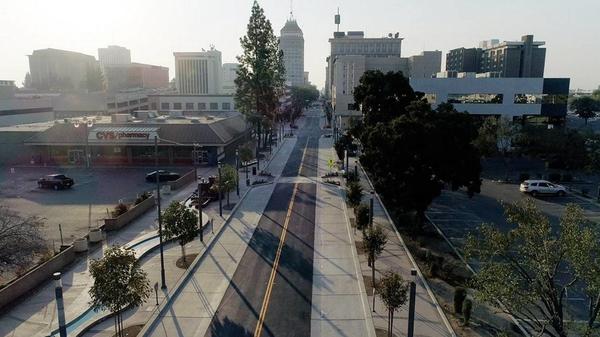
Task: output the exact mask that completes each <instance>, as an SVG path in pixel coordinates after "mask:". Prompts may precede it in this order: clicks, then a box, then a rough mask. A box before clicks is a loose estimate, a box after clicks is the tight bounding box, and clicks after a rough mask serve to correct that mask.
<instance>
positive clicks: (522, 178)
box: [519, 173, 529, 182]
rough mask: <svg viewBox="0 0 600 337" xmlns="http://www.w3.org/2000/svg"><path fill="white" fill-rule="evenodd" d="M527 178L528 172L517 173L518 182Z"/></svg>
mask: <svg viewBox="0 0 600 337" xmlns="http://www.w3.org/2000/svg"><path fill="white" fill-rule="evenodd" d="M528 179H529V173H521V174H519V181H520V182H523V181H525V180H528Z"/></svg>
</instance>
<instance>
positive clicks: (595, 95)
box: [592, 86, 600, 102]
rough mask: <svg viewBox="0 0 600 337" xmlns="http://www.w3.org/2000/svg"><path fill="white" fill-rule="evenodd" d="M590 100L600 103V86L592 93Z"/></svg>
mask: <svg viewBox="0 0 600 337" xmlns="http://www.w3.org/2000/svg"><path fill="white" fill-rule="evenodd" d="M592 98H593V99H595V100H596V101H598V102H600V86H598V89H596V90H594V91H593V92H592Z"/></svg>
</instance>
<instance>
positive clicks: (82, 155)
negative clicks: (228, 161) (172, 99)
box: [25, 112, 248, 166]
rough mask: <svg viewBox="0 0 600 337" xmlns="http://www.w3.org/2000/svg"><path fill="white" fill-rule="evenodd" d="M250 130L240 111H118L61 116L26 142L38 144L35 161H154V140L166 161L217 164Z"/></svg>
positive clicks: (162, 160) (111, 163) (122, 163)
mask: <svg viewBox="0 0 600 337" xmlns="http://www.w3.org/2000/svg"><path fill="white" fill-rule="evenodd" d="M150 116H152V115H150ZM247 135H248V126H247V124H246V122H245V121H244V119H243V117H242V116H241V115H240V114H239V113H237V112H231V113H226V114H223V113H220V114H218V115H210V114H206V115H196V116H176V117H171V116H157V117H147V118H133V117H131V116H129V115H127V116H126V117H124V116H114V115H113V116H112V117H95V118H85V119H77V120H62V121H57V122H56V123H55V124H54V125H53V126H51V127H50V128H48V129H46V130H44V131H42V132H39V133H37V134H35V135H34V136H33V137H31V138H29V139H27V140H26V141H25V145H27V146H31V147H32V148H33V149H34V151H33V152H34V153H35V155H34V157H33V158H32V161H33V162H35V163H36V164H40V165H80V166H95V165H96V166H128V165H130V166H152V165H154V162H155V158H156V156H155V141H156V143H157V145H158V146H157V148H158V161H159V163H160V164H161V165H173V166H177V165H186V166H187V165H194V164H196V165H216V164H217V162H218V161H219V160H224V159H225V157H227V156H232V155H234V153H235V148H236V147H237V146H238V145H239V144H240V143H242V142H244V141H245V140H246V137H247ZM155 139H156V140H155Z"/></svg>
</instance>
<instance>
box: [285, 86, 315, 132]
mask: <svg viewBox="0 0 600 337" xmlns="http://www.w3.org/2000/svg"><path fill="white" fill-rule="evenodd" d="M290 98H291V105H290V106H289V108H288V111H287V114H288V120H289V121H290V123H291V124H294V122H295V121H296V119H298V117H300V115H302V111H304V109H306V108H307V107H309V106H310V105H311V104H312V103H313V102H314V101H316V100H317V99H318V98H319V91H318V90H317V88H314V87H309V86H293V87H292V88H291V90H290Z"/></svg>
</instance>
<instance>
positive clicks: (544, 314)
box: [465, 198, 600, 337]
mask: <svg viewBox="0 0 600 337" xmlns="http://www.w3.org/2000/svg"><path fill="white" fill-rule="evenodd" d="M504 207H505V215H506V219H507V222H508V223H510V224H513V225H515V228H514V229H512V230H510V231H508V232H502V231H500V230H499V229H497V228H496V227H495V226H493V225H489V224H485V225H482V226H481V228H480V229H479V230H478V231H477V234H471V235H469V237H468V238H467V243H466V246H465V253H466V256H467V257H468V258H469V259H476V260H477V261H478V262H479V264H480V266H481V267H480V269H479V271H478V273H477V274H476V275H475V276H474V278H473V280H472V286H473V287H474V288H475V289H476V290H477V292H476V296H477V297H478V298H479V299H480V300H482V301H486V302H488V303H489V304H491V305H494V306H497V307H498V309H499V310H502V311H503V312H505V313H508V314H510V315H512V316H514V317H515V318H517V319H519V320H520V321H521V322H522V323H523V324H525V325H527V326H528V328H529V329H530V330H532V331H535V332H537V333H538V334H539V335H542V334H543V335H545V336H552V337H564V336H567V335H568V331H567V327H566V324H565V305H566V303H565V296H566V292H567V289H568V288H572V287H577V288H579V289H580V290H581V292H582V293H583V294H585V295H587V297H588V303H589V308H588V309H589V310H588V317H587V324H585V327H584V330H585V331H584V334H583V335H584V336H590V335H591V334H592V333H594V332H598V327H597V324H596V320H597V317H598V311H599V310H600V235H599V232H598V225H597V224H595V223H590V222H588V221H587V220H586V219H585V217H584V214H583V210H582V209H581V207H579V206H577V205H574V204H569V205H567V207H566V209H565V212H564V214H563V215H562V217H561V219H560V224H559V225H558V226H554V227H553V226H552V224H551V223H550V220H549V219H548V217H547V216H546V215H544V214H543V213H542V212H541V211H540V210H539V209H537V207H536V205H535V202H534V201H533V200H532V199H529V198H528V199H525V200H524V201H521V202H519V203H516V204H506V205H504ZM499 303H502V304H503V305H500V304H499Z"/></svg>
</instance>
